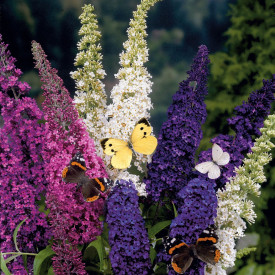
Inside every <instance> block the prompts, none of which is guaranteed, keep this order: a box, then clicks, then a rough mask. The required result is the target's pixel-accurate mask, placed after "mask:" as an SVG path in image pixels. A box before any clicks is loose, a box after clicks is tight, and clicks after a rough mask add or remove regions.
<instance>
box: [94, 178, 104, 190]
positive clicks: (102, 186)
mask: <svg viewBox="0 0 275 275" xmlns="http://www.w3.org/2000/svg"><path fill="white" fill-rule="evenodd" d="M95 181H96V182H97V183H98V184H99V185H100V190H101V191H102V192H103V191H105V186H104V185H103V184H102V182H101V181H100V180H99V179H98V178H95Z"/></svg>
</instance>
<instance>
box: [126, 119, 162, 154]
mask: <svg viewBox="0 0 275 275" xmlns="http://www.w3.org/2000/svg"><path fill="white" fill-rule="evenodd" d="M151 133H152V127H151V125H150V123H149V121H148V120H147V119H146V118H142V119H141V120H139V121H138V123H137V125H136V126H135V128H134V131H133V133H132V135H131V143H132V145H133V148H134V150H135V151H136V152H138V153H141V154H144V155H151V154H153V152H154V151H155V149H156V147H157V144H158V141H157V139H156V138H155V137H154V136H150V134H151Z"/></svg>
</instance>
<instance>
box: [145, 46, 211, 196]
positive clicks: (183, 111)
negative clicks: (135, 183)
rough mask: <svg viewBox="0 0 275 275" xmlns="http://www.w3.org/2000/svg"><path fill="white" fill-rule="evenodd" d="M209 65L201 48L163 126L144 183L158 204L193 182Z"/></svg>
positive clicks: (205, 52)
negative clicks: (191, 178) (191, 177)
mask: <svg viewBox="0 0 275 275" xmlns="http://www.w3.org/2000/svg"><path fill="white" fill-rule="evenodd" d="M208 63H209V59H208V50H207V48H206V46H204V45H202V46H200V47H199V50H198V53H197V55H196V57H195V59H194V62H193V65H192V67H191V70H190V71H189V72H188V78H187V80H184V81H182V82H181V83H180V86H179V90H178V92H177V93H176V94H175V95H174V96H173V103H172V105H171V106H170V107H169V109H168V120H167V121H166V122H165V123H164V124H163V125H162V128H161V131H160V135H159V137H158V147H157V149H156V151H155V154H154V155H153V158H152V162H151V163H150V164H148V177H147V178H146V179H145V180H144V182H145V184H146V191H147V193H148V195H149V196H150V197H151V198H152V199H153V200H154V201H158V200H159V199H160V198H161V196H162V195H163V193H164V192H165V191H168V192H167V195H169V196H171V197H173V196H174V195H175V194H176V192H178V191H179V190H181V189H182V188H183V187H184V186H185V185H186V184H187V183H188V181H189V180H190V175H191V174H192V169H193V168H194V166H195V165H194V162H195V160H194V157H195V153H196V150H197V148H198V146H199V144H200V141H201V139H202V130H201V124H203V123H204V122H205V119H206V115H207V114H206V106H205V103H204V98H205V96H206V95H207V93H208V91H207V86H206V84H207V83H206V82H207V75H208V68H207V65H208Z"/></svg>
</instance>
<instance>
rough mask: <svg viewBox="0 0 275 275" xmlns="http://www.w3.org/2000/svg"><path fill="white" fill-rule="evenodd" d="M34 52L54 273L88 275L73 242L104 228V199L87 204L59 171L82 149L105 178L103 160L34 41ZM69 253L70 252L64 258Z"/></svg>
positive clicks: (93, 171) (92, 169) (94, 173)
mask: <svg viewBox="0 0 275 275" xmlns="http://www.w3.org/2000/svg"><path fill="white" fill-rule="evenodd" d="M32 51H33V55H34V59H35V64H36V66H35V67H36V68H38V70H39V74H40V77H41V81H42V82H43V86H42V89H43V90H44V94H43V95H44V96H45V100H44V102H43V104H42V107H43V112H44V115H45V117H44V118H45V120H46V124H45V126H46V127H47V128H48V129H49V131H48V134H47V136H46V140H47V142H46V143H45V148H44V159H45V162H46V166H45V173H46V177H47V180H48V182H49V186H48V192H47V196H46V203H47V206H48V208H49V209H50V214H49V219H50V221H51V225H52V230H53V235H54V244H53V250H54V251H55V252H56V254H57V255H56V256H55V257H54V258H53V268H54V272H55V274H72V273H76V274H86V271H85V268H84V263H82V262H81V252H80V251H79V250H78V248H77V245H78V244H83V243H86V242H91V241H92V240H94V239H95V238H96V236H98V235H100V234H101V232H102V222H101V221H99V216H100V215H101V214H102V211H103V204H104V199H102V198H100V199H99V200H97V201H95V202H94V203H85V201H84V199H83V197H82V195H81V193H80V190H76V187H77V184H76V183H66V184H65V183H64V182H63V181H62V177H61V173H62V170H63V169H64V168H65V167H66V166H67V165H68V164H69V162H70V160H71V158H72V157H73V155H74V154H75V153H76V151H80V152H82V154H83V157H84V159H85V161H86V166H87V172H86V174H87V175H88V176H90V177H91V178H92V177H106V176H107V175H106V173H105V170H104V166H103V162H102V160H101V159H100V158H99V157H98V156H96V154H95V148H94V142H93V140H92V139H91V138H90V137H89V134H88V132H87V131H86V127H85V125H84V123H83V121H82V120H81V119H80V118H79V117H78V113H77V110H76V109H75V106H74V104H73V102H72V99H71V97H70V95H69V93H68V91H67V89H66V88H65V87H64V85H63V81H62V80H61V79H60V78H59V77H58V75H57V71H56V70H55V69H52V68H51V65H50V63H49V61H48V60H47V58H46V55H45V53H44V51H43V50H42V48H41V46H40V45H39V44H38V43H36V42H33V43H32ZM68 255H70V257H68Z"/></svg>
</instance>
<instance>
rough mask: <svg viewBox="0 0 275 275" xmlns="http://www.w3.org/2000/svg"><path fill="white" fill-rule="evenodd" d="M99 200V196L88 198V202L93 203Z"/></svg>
mask: <svg viewBox="0 0 275 275" xmlns="http://www.w3.org/2000/svg"><path fill="white" fill-rule="evenodd" d="M98 198H99V196H93V197H91V198H87V200H86V201H87V202H93V201H96V200H97V199H98Z"/></svg>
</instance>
